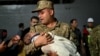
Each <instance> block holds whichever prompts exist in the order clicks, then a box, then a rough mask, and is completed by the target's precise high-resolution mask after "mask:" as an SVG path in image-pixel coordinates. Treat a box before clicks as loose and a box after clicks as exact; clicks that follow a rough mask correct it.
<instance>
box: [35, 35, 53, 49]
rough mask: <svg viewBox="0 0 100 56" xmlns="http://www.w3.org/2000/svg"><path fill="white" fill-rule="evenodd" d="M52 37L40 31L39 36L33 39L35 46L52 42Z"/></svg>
mask: <svg viewBox="0 0 100 56" xmlns="http://www.w3.org/2000/svg"><path fill="white" fill-rule="evenodd" d="M52 40H53V38H52V37H51V36H50V35H49V34H46V33H41V34H40V35H39V37H38V38H37V39H36V40H35V41H34V44H35V46H36V47H38V46H43V45H46V44H49V43H52Z"/></svg>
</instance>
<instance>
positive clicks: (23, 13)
mask: <svg viewBox="0 0 100 56" xmlns="http://www.w3.org/2000/svg"><path fill="white" fill-rule="evenodd" d="M37 1H38V0H0V29H7V31H8V36H9V37H10V36H12V35H14V34H16V33H17V31H18V24H19V23H24V25H25V28H27V27H28V26H29V21H30V18H31V17H32V16H34V15H35V16H37V13H34V14H33V13H31V12H32V10H33V9H35V7H36V3H37ZM52 1H53V2H54V8H55V17H56V18H57V19H58V20H59V21H63V22H66V23H68V24H69V21H70V20H71V19H73V18H75V19H77V20H78V27H79V29H80V30H82V28H83V25H84V24H87V19H88V18H89V17H92V18H93V19H94V25H95V26H96V25H98V24H100V0H52Z"/></svg>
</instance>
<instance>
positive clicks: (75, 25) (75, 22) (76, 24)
mask: <svg viewBox="0 0 100 56" xmlns="http://www.w3.org/2000/svg"><path fill="white" fill-rule="evenodd" d="M71 26H73V27H75V28H76V27H77V26H78V22H77V21H76V20H74V21H73V23H71Z"/></svg>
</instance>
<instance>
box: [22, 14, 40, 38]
mask: <svg viewBox="0 0 100 56" xmlns="http://www.w3.org/2000/svg"><path fill="white" fill-rule="evenodd" d="M38 23H39V18H38V17H37V16H32V17H31V19H30V27H32V26H33V27H34V26H35V25H36V24H38ZM30 27H28V28H26V29H24V31H23V37H24V36H25V35H26V34H27V33H28V32H29V30H30Z"/></svg>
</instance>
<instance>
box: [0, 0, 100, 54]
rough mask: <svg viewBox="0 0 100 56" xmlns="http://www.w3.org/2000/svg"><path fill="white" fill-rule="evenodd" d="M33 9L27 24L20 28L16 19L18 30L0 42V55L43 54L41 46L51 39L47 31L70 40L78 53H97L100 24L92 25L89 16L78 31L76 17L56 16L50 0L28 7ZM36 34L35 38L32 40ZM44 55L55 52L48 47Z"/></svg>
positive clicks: (99, 40)
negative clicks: (67, 18) (33, 14)
mask: <svg viewBox="0 0 100 56" xmlns="http://www.w3.org/2000/svg"><path fill="white" fill-rule="evenodd" d="M35 12H37V13H38V16H32V17H31V19H30V26H29V27H28V28H26V29H24V23H19V25H18V26H19V31H18V33H17V34H16V35H15V36H13V37H12V38H11V39H9V40H8V43H7V44H5V43H6V41H2V42H1V43H0V56H44V53H43V52H42V50H41V47H42V46H45V45H48V44H51V43H53V37H52V36H51V35H50V34H48V32H51V33H52V34H54V35H57V36H61V37H64V38H66V39H68V40H70V41H72V42H73V43H74V44H75V46H76V50H77V51H78V52H79V54H80V56H100V44H99V43H100V25H99V26H97V27H94V25H93V23H94V20H93V18H88V19H87V23H88V24H87V25H84V28H83V30H82V32H81V31H80V29H79V28H78V20H77V19H72V20H70V24H68V23H64V22H60V21H58V20H57V18H56V17H55V16H54V15H55V11H54V5H53V2H52V1H50V0H39V1H38V3H37V8H36V9H35V10H33V11H32V13H35ZM36 34H38V35H39V36H38V38H37V39H36V40H33V41H32V37H33V36H35V35H36ZM60 41H63V40H62V39H60ZM70 55H71V54H70ZM70 55H69V56H70ZM45 56H59V55H58V54H57V52H52V51H50V52H49V53H48V54H45Z"/></svg>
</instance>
